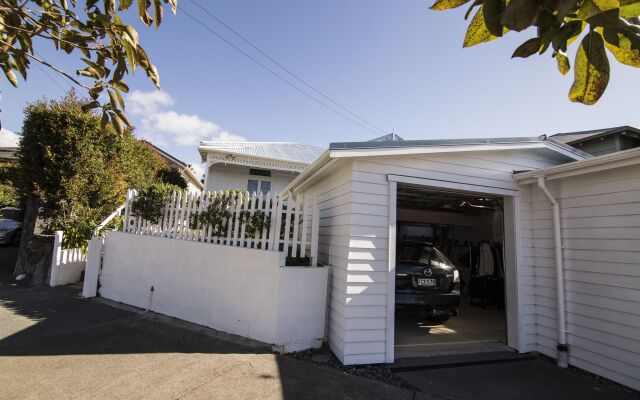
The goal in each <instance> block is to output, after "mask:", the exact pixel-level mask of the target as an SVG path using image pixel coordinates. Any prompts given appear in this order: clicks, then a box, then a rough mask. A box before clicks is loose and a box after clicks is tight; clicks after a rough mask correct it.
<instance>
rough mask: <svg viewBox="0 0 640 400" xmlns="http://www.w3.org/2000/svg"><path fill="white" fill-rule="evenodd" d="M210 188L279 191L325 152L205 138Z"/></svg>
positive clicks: (202, 149) (207, 186)
mask: <svg viewBox="0 0 640 400" xmlns="http://www.w3.org/2000/svg"><path fill="white" fill-rule="evenodd" d="M198 151H199V152H200V155H201V156H202V162H203V163H205V173H204V187H205V189H206V191H218V190H234V189H238V190H243V191H245V190H246V191H248V192H250V193H253V192H256V193H264V194H266V193H268V192H272V193H278V192H280V191H281V190H282V189H284V187H285V186H287V185H288V184H289V182H291V181H292V180H293V179H294V178H295V177H296V176H298V175H299V174H300V172H302V171H303V170H304V169H305V168H306V167H307V166H308V165H309V164H311V162H313V161H314V160H315V159H316V158H317V157H318V156H319V155H320V154H321V153H322V151H323V149H320V148H318V147H314V146H309V145H304V144H297V143H285V142H225V141H203V142H200V145H199V146H198Z"/></svg>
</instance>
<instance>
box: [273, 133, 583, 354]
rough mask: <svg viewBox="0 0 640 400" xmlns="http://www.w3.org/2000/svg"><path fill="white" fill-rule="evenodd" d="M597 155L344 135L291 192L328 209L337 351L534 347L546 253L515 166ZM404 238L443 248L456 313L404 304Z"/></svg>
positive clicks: (534, 145)
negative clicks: (526, 227) (539, 263)
mask: <svg viewBox="0 0 640 400" xmlns="http://www.w3.org/2000/svg"><path fill="white" fill-rule="evenodd" d="M585 157H587V156H586V155H584V154H582V153H581V152H579V151H578V150H576V149H573V148H571V147H569V146H566V145H563V144H561V143H558V142H555V141H552V140H548V139H547V138H546V137H544V136H543V137H534V138H483V139H470V140H467V139H456V140H400V139H399V138H397V136H395V137H394V138H392V139H391V140H381V141H373V142H343V143H332V144H331V146H330V148H329V149H328V150H327V151H326V152H325V153H324V154H323V155H321V156H320V157H319V158H318V159H317V160H316V161H315V162H314V163H313V164H311V165H310V166H309V167H308V168H306V169H305V170H304V171H303V172H302V173H301V174H300V175H299V176H298V177H297V178H295V179H294V180H293V181H292V182H291V183H290V184H289V186H288V187H287V188H286V189H285V192H286V191H291V192H293V193H299V194H303V195H304V199H305V201H310V202H313V203H314V204H317V206H318V207H313V209H317V210H318V213H319V220H320V224H319V235H318V243H317V246H318V263H319V265H325V266H327V267H328V268H329V274H330V278H329V288H328V296H327V298H328V299H329V300H328V304H327V307H328V311H327V324H326V333H325V335H326V340H327V342H328V344H329V346H330V348H331V350H332V351H333V352H334V353H335V354H336V356H337V357H338V358H339V359H340V361H341V362H342V363H344V364H345V365H352V364H368V363H393V362H395V361H396V360H398V359H400V358H403V357H411V356H413V355H429V354H433V353H438V352H477V351H480V350H482V351H486V350H489V351H493V350H495V349H500V350H504V349H505V346H506V347H508V348H509V349H512V350H513V351H518V352H527V351H531V350H530V348H531V347H532V345H531V344H532V343H536V337H534V336H532V335H531V334H530V332H532V331H533V327H534V326H535V323H536V320H535V319H534V318H532V317H531V314H532V310H533V309H534V307H533V306H532V304H535V302H536V301H537V297H535V296H536V289H534V288H532V287H531V286H530V284H531V283H535V282H537V281H539V279H540V278H538V277H536V276H533V271H532V270H531V269H526V268H524V267H522V268H521V267H520V266H521V265H522V266H524V265H526V264H525V262H524V260H525V257H527V258H526V260H528V259H530V258H531V257H532V256H533V255H535V254H532V253H531V251H530V250H529V249H524V248H523V247H522V246H523V243H526V242H530V241H529V240H522V235H523V230H522V228H521V224H522V223H523V222H522V218H521V216H522V210H523V208H527V207H530V205H529V204H527V203H524V202H523V201H522V192H521V189H520V187H519V185H518V184H517V183H516V182H515V181H514V178H513V176H514V172H516V171H533V170H540V169H545V168H549V167H553V166H556V165H563V164H566V163H570V162H571V161H574V160H580V159H583V158H585ZM539 217H543V215H540V216H539ZM305 218H312V215H305ZM526 234H527V235H529V233H526ZM544 234H545V235H548V234H549V233H548V232H547V231H545V233H544ZM403 240H406V241H422V242H428V243H429V246H430V248H431V249H432V250H430V251H432V252H433V253H434V254H442V256H441V257H439V258H437V259H434V261H435V262H436V263H444V264H447V263H451V264H453V265H454V266H455V269H457V270H458V273H457V278H458V279H459V282H458V284H459V286H460V294H459V305H458V304H454V306H453V307H450V309H449V310H448V311H449V314H450V317H449V318H448V320H446V321H444V320H443V319H442V318H444V317H439V318H438V316H437V315H434V314H437V313H434V312H433V309H432V310H429V307H423V308H422V310H421V312H419V313H415V312H412V311H411V310H403V309H402V308H407V307H397V306H398V303H399V302H401V300H402V299H401V297H402V296H397V293H396V278H397V275H396V274H397V273H402V272H401V271H400V269H401V268H399V267H402V265H401V264H402V263H398V262H397V261H398V257H397V256H399V254H397V253H398V250H399V248H398V242H399V241H403ZM544 245H545V246H550V245H553V243H552V241H551V242H550V241H548V240H547V239H545V241H544ZM465 248H466V249H467V250H465ZM414 250H415V249H414ZM436 250H437V252H436ZM494 251H498V253H496V255H495V256H494V255H493V252H494ZM481 252H482V253H484V254H485V256H486V257H485V258H484V260H483V261H482V266H483V268H482V270H481V269H480V268H479V267H478V258H479V257H480V253H481ZM469 253H470V254H469ZM500 253H501V254H500ZM544 254H545V255H547V254H549V249H545V250H544ZM467 256H469V260H467ZM416 257H418V256H416ZM489 257H492V259H491V258H489ZM428 262H429V265H430V266H431V261H430V260H429V261H428ZM430 268H431V267H430ZM421 269H422V271H424V270H425V269H427V268H426V267H421ZM431 269H435V268H431ZM431 272H434V271H431ZM450 275H451V276H450V277H445V278H446V279H450V280H451V282H449V284H450V286H451V285H453V284H454V282H453V280H454V276H453V272H451V273H450ZM401 278H402V277H401ZM406 278H407V277H404V279H405V284H407V279H406ZM415 278H416V285H417V284H418V281H417V279H418V278H419V279H420V283H421V284H424V285H435V289H438V290H439V289H440V285H439V282H438V277H436V278H433V277H429V276H423V277H415ZM408 282H409V283H408V285H409V287H410V288H411V287H412V283H411V278H409V279H408ZM405 289H406V287H405ZM436 291H437V290H436ZM544 294H545V295H546V296H547V298H549V299H552V297H551V296H553V293H547V292H545V293H544ZM402 295H404V294H402ZM405 300H406V299H405ZM449 300H451V299H449ZM545 301H546V298H545ZM549 301H552V300H549ZM551 310H552V309H551ZM396 311H397V313H396ZM436 311H442V310H436ZM428 312H430V313H431V315H428ZM396 314H397V315H396ZM550 314H551V312H550ZM433 317H437V318H433ZM439 319H440V320H439ZM550 329H553V328H550ZM555 332H557V329H556V330H555Z"/></svg>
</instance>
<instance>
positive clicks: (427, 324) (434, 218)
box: [395, 184, 507, 357]
mask: <svg viewBox="0 0 640 400" xmlns="http://www.w3.org/2000/svg"><path fill="white" fill-rule="evenodd" d="M396 224H397V226H396V273H395V278H396V282H395V285H396V294H395V354H396V357H416V356H424V355H431V354H433V355H436V354H442V353H443V352H446V353H451V352H455V353H457V352H463V351H464V352H481V351H495V350H499V349H505V348H506V343H507V328H506V315H505V308H506V307H505V306H506V304H505V290H504V286H505V262H504V200H503V198H502V197H500V196H491V195H484V194H474V193H470V192H460V191H452V190H449V191H447V190H437V189H433V188H425V187H421V186H417V185H402V184H399V185H398V187H397V212H396Z"/></svg>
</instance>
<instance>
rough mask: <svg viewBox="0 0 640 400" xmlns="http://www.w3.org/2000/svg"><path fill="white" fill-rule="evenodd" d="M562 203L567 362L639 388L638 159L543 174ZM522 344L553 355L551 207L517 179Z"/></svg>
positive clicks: (639, 265)
mask: <svg viewBox="0 0 640 400" xmlns="http://www.w3.org/2000/svg"><path fill="white" fill-rule="evenodd" d="M547 185H548V186H549V189H550V191H551V193H553V195H554V196H555V197H556V198H557V200H558V201H559V203H560V208H561V225H562V236H563V246H564V262H565V290H566V320H567V324H568V325H567V329H568V345H569V363H570V364H572V365H575V366H576V367H579V368H582V369H585V370H587V371H591V372H593V373H596V374H598V375H601V376H604V377H605V378H608V379H611V380H614V381H617V382H620V383H622V384H624V385H628V386H630V387H632V388H635V389H640V166H637V165H636V166H628V167H622V168H616V169H611V170H608V171H602V172H597V173H590V174H584V175H579V176H573V177H569V178H562V179H558V180H552V181H549V182H548V184H547ZM522 193H523V197H522V200H523V201H522V219H521V236H522V253H523V257H522V265H521V270H522V280H523V282H524V287H523V290H524V292H525V293H526V294H525V295H524V298H523V299H524V301H525V305H524V310H525V311H526V313H525V315H524V316H523V317H524V318H525V325H524V329H525V339H526V348H527V350H528V351H539V352H541V353H544V354H547V355H549V356H551V357H556V354H557V353H556V349H555V347H556V343H557V317H556V284H555V262H554V254H553V225H552V212H551V207H550V205H549V202H548V200H547V199H546V198H545V197H544V195H543V194H542V193H541V192H540V190H539V189H538V188H537V186H535V185H524V186H523V187H522Z"/></svg>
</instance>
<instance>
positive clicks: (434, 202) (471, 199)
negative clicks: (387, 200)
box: [398, 185, 503, 214]
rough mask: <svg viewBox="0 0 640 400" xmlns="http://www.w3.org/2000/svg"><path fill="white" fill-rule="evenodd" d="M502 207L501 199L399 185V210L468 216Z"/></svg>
mask: <svg viewBox="0 0 640 400" xmlns="http://www.w3.org/2000/svg"><path fill="white" fill-rule="evenodd" d="M502 206H503V200H502V198H500V197H492V196H480V195H473V194H468V193H461V192H448V191H440V190H433V189H426V188H423V187H416V186H406V185H398V208H403V209H411V210H437V211H447V212H457V213H465V214H468V213H478V212H482V211H494V210H501V209H502Z"/></svg>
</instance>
